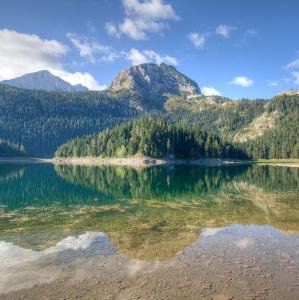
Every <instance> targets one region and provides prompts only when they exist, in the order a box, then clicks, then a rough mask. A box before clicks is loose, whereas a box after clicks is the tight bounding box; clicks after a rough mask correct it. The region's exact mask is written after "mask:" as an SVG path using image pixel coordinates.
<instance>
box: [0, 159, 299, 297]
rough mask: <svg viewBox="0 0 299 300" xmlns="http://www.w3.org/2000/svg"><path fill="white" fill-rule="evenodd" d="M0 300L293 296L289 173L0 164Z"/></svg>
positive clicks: (297, 183)
mask: <svg viewBox="0 0 299 300" xmlns="http://www.w3.org/2000/svg"><path fill="white" fill-rule="evenodd" d="M0 209H1V216H0V298H1V299H2V298H3V299H19V298H20V299H24V298H25V299H61V298H66V299H69V298H70V299H78V298H79V299H80V298H87V299H135V298H136V299H138V298H142V299H231V298H232V299H298V295H299V284H298V282H299V267H298V266H299V169H297V168H286V167H269V166H230V167H210V168H207V167H199V166H191V165H189V166H176V167H173V166H172V167H167V166H162V167H161V166H156V167H151V168H146V169H133V168H127V167H79V166H55V167H54V166H52V165H45V164H43V165H24V166H22V165H15V166H14V165H0Z"/></svg>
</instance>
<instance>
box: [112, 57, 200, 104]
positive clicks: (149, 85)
mask: <svg viewBox="0 0 299 300" xmlns="http://www.w3.org/2000/svg"><path fill="white" fill-rule="evenodd" d="M108 89H109V90H111V91H119V90H131V91H134V92H136V93H137V94H138V95H139V97H140V105H141V106H142V105H147V106H158V107H159V106H160V107H161V106H164V103H165V101H166V100H167V99H168V98H169V97H170V96H171V95H176V96H183V97H188V96H189V97H190V96H201V91H200V88H199V86H198V85H197V83H196V82H195V81H194V80H192V79H191V78H189V77H188V76H186V75H184V74H182V73H180V72H178V71H177V69H176V68H175V67H173V66H171V65H167V64H163V63H162V64H160V65H157V64H153V63H145V64H140V65H135V66H132V67H129V68H127V69H124V70H122V71H120V72H119V73H118V74H117V75H116V77H115V78H114V79H113V80H112V83H111V84H110V86H109V88H108Z"/></svg>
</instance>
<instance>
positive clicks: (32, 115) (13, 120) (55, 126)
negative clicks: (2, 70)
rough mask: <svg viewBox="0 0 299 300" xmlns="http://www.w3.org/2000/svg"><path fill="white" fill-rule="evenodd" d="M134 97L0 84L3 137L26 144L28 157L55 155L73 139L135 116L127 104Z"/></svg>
mask: <svg viewBox="0 0 299 300" xmlns="http://www.w3.org/2000/svg"><path fill="white" fill-rule="evenodd" d="M134 97H135V96H134V95H133V94H130V93H129V92H119V93H117V92H114V93H109V92H108V91H103V92H84V93H83V92H79V93H68V92H46V91H41V90H39V91H37V90H23V89H18V88H14V87H10V86H5V85H1V84H0V116H1V118H0V137H1V138H2V139H6V140H9V141H11V142H13V143H18V144H23V145H24V147H25V149H26V151H27V154H28V155H29V156H52V155H53V154H54V152H55V150H56V149H57V147H58V146H59V145H61V144H62V143H65V142H66V141H67V140H69V139H71V138H74V137H77V136H82V135H86V134H91V133H96V132H98V131H100V130H103V129H105V128H107V127H112V126H115V125H116V124H118V123H120V122H125V121H127V120H129V119H132V118H134V117H136V116H137V115H138V113H137V111H136V110H135V109H134V108H132V107H130V106H129V105H128V101H129V100H133V99H135V98H134ZM0 155H1V154H0Z"/></svg>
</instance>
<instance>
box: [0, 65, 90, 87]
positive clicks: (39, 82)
mask: <svg viewBox="0 0 299 300" xmlns="http://www.w3.org/2000/svg"><path fill="white" fill-rule="evenodd" d="M1 83H3V84H7V85H10V86H14V87H18V88H23V89H31V90H45V91H62V92H82V91H88V89H87V88H86V87H84V86H82V85H80V84H77V85H74V86H73V85H71V84H69V83H68V82H66V81H64V80H62V79H61V78H59V77H57V76H54V75H53V74H51V73H50V72H49V71H47V70H44V71H38V72H34V73H29V74H25V75H23V76H21V77H17V78H14V79H11V80H4V81H2V82H1Z"/></svg>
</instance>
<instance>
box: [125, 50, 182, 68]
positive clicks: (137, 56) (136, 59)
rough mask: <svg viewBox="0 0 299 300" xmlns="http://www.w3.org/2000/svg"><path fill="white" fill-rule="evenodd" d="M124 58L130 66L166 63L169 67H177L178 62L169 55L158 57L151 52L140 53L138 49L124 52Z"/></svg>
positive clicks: (158, 55) (157, 54) (155, 53)
mask: <svg viewBox="0 0 299 300" xmlns="http://www.w3.org/2000/svg"><path fill="white" fill-rule="evenodd" d="M124 54H125V57H126V59H127V60H129V61H130V62H131V63H132V65H139V64H143V63H149V62H152V63H156V64H161V63H167V64H171V65H178V60H177V59H176V58H175V57H172V56H169V55H165V56H163V55H160V54H159V53H157V52H155V51H153V50H144V51H140V50H138V49H135V48H132V49H131V50H130V51H128V52H125V53H124Z"/></svg>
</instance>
